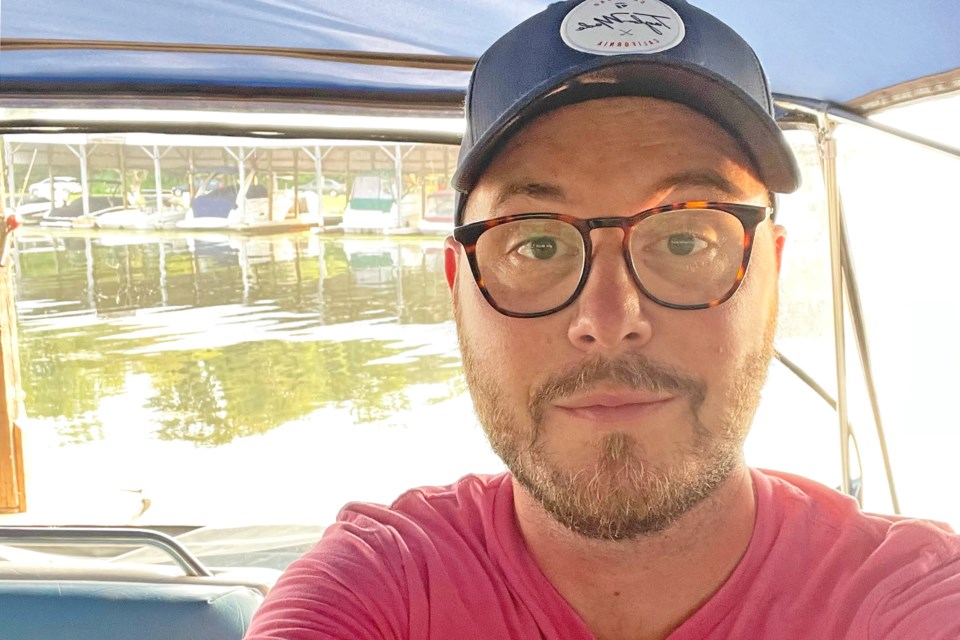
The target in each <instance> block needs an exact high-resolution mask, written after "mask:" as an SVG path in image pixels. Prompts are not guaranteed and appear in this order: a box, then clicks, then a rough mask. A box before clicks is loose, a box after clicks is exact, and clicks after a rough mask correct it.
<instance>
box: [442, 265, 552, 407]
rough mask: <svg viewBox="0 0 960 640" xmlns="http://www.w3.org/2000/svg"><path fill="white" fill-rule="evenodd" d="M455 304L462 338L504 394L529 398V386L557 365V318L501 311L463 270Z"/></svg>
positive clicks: (484, 370)
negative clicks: (526, 316) (514, 315)
mask: <svg viewBox="0 0 960 640" xmlns="http://www.w3.org/2000/svg"><path fill="white" fill-rule="evenodd" d="M454 304H455V306H456V307H457V316H458V323H459V331H460V334H461V338H462V340H463V341H465V342H466V343H467V344H466V345H465V348H467V349H469V351H470V353H471V356H472V358H473V359H474V360H475V361H476V362H477V363H478V364H479V365H480V366H482V368H483V372H484V374H485V375H488V376H490V377H491V378H492V379H493V380H494V381H496V382H497V383H498V385H499V386H500V388H501V391H502V392H503V393H504V394H507V395H510V396H516V397H518V398H519V397H522V398H523V399H524V401H526V398H528V397H529V392H530V387H531V386H532V385H533V384H536V383H537V381H538V380H540V379H541V378H542V377H543V375H544V374H545V373H548V372H550V371H551V370H552V368H555V366H554V363H552V361H551V360H550V355H551V354H554V353H556V352H557V351H558V349H557V348H556V344H555V341H556V337H555V334H556V331H557V328H556V327H555V326H554V325H553V323H552V322H551V320H554V319H553V318H551V317H547V318H531V319H523V318H510V317H507V316H505V315H502V314H500V313H498V312H497V311H496V310H494V309H493V308H492V307H491V306H490V305H489V304H488V303H487V301H486V300H485V299H484V298H483V294H481V293H480V290H479V289H478V288H477V286H476V283H475V282H474V281H473V279H472V278H464V277H463V274H461V277H460V278H459V281H458V287H457V294H456V300H455V303H454Z"/></svg>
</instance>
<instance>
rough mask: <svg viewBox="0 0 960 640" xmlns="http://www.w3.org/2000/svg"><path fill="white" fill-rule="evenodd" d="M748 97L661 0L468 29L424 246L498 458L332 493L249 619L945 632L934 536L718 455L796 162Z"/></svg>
mask: <svg viewBox="0 0 960 640" xmlns="http://www.w3.org/2000/svg"><path fill="white" fill-rule="evenodd" d="M621 5H622V6H621ZM613 24H616V25H617V26H618V27H625V28H624V29H622V30H621V29H619V28H618V29H611V28H609V27H610V26H611V25H613ZM621 33H622V34H624V35H620V34H621ZM772 112H773V108H772V103H771V99H770V95H769V90H768V88H767V85H766V80H765V78H764V76H763V72H762V71H761V70H760V68H759V65H758V63H757V61H756V58H755V56H754V54H753V52H752V50H751V49H750V48H749V47H748V46H747V45H746V43H744V42H743V41H742V40H741V39H740V38H739V37H738V36H737V35H736V34H734V33H733V32H732V31H731V30H730V29H729V28H727V27H726V26H725V25H723V24H721V23H720V22H718V21H717V20H716V19H714V18H713V17H711V16H709V15H708V14H706V13H704V12H702V11H700V10H698V9H696V8H694V7H692V6H690V5H688V4H686V3H684V2H683V0H662V1H661V0H620V1H618V2H616V3H614V2H612V1H606V0H588V1H587V2H583V3H580V2H566V3H559V4H556V5H552V6H551V7H549V8H548V9H546V10H545V11H544V12H543V13H541V14H539V15H537V16H535V17H533V18H531V19H530V20H528V21H527V22H525V23H524V24H522V25H520V26H519V27H517V28H516V29H514V30H513V31H512V32H511V33H509V34H507V36H505V37H504V38H503V39H501V40H500V41H499V42H497V43H496V44H494V45H493V47H492V48H491V49H490V50H489V51H488V52H487V53H486V54H485V55H484V56H483V57H482V58H481V59H480V61H479V62H478V64H477V67H476V70H475V71H474V75H473V78H472V80H471V86H470V89H469V92H468V97H467V116H468V129H467V132H466V136H465V139H464V143H463V147H462V149H461V155H460V162H459V166H458V171H457V175H456V176H455V184H456V186H457V188H458V190H459V191H460V202H459V214H458V215H459V219H458V225H459V226H458V227H457V229H456V231H455V232H454V238H452V239H448V241H447V243H446V270H447V279H448V281H449V283H450V287H451V291H452V294H453V304H454V310H455V315H456V319H457V327H458V331H459V336H460V346H461V351H462V354H463V361H464V368H465V371H466V375H467V380H468V382H469V386H470V391H471V394H472V396H473V399H474V403H475V406H476V410H477V414H478V416H479V418H480V422H481V424H482V425H483V427H484V429H485V431H486V433H487V435H488V437H489V439H490V442H491V444H492V446H493V448H494V449H495V451H496V452H497V453H498V454H499V455H500V456H501V457H502V458H503V460H504V461H505V463H506V465H507V467H508V468H509V469H510V473H509V474H504V475H501V476H495V477H477V476H468V477H466V478H464V479H462V480H461V481H459V482H458V483H456V484H454V485H452V486H450V487H433V488H422V489H418V490H414V491H411V492H408V493H406V494H404V495H403V496H401V497H400V498H399V499H398V500H397V501H396V502H395V503H394V504H393V505H391V506H390V507H382V506H377V505H368V504H353V505H349V506H348V507H346V508H345V509H344V511H343V512H342V513H341V515H340V518H339V521H338V523H337V524H335V525H333V526H332V527H330V528H329V529H328V530H327V532H326V534H325V536H324V539H323V540H322V541H321V542H320V543H319V545H318V546H317V548H316V549H315V550H313V551H311V552H310V553H308V554H307V555H306V556H305V557H304V558H302V559H301V560H299V561H298V562H296V563H294V564H293V565H291V567H290V568H289V569H288V571H287V573H286V575H285V576H284V577H283V578H282V579H281V580H280V582H279V583H278V585H277V586H276V587H275V589H274V590H273V591H272V592H271V594H270V595H269V597H268V599H267V602H266V603H265V604H264V606H263V608H262V609H261V611H260V612H259V613H258V616H257V618H256V619H255V620H254V623H253V627H252V629H251V632H250V636H248V637H251V638H257V639H262V638H284V639H293V638H296V639H307V638H437V639H439V638H455V639H468V638H573V639H588V638H600V639H604V640H608V639H609V640H613V639H620V638H623V639H631V640H636V639H646V638H668V637H669V638H671V640H679V639H694V638H696V639H702V638H711V639H719V638H777V639H784V638H818V639H819V638H924V639H927V638H960V539H958V537H957V536H955V535H952V534H951V533H950V532H948V531H946V530H944V529H942V528H939V527H937V526H934V525H933V524H930V523H925V522H920V521H907V520H905V521H895V520H894V519H891V518H881V517H875V516H868V515H865V514H862V513H861V512H860V511H859V510H858V508H857V505H856V502H855V501H853V500H852V499H849V498H847V497H845V496H842V495H841V494H839V493H837V492H835V491H833V490H832V489H828V488H826V487H822V486H820V485H817V484H815V483H813V482H811V481H808V480H805V479H802V478H798V477H794V476H789V475H786V474H775V473H769V472H760V471H756V470H751V469H748V468H747V467H746V465H745V463H744V460H743V454H742V444H743V440H744V438H745V436H746V433H747V430H748V427H749V424H750V421H751V420H752V417H753V413H754V410H755V409H756V406H757V403H758V400H759V392H760V388H761V386H762V384H763V381H764V378H765V375H766V369H767V366H768V364H769V360H770V356H771V352H772V340H773V335H774V326H775V319H776V315H777V277H778V272H779V268H780V260H781V254H782V250H783V246H784V239H785V235H784V230H783V229H782V228H781V227H779V226H777V225H776V224H774V222H773V221H772V218H771V216H772V214H773V208H772V207H773V204H774V203H773V200H772V198H773V196H772V193H773V192H788V191H791V190H793V189H795V188H796V187H797V185H798V181H799V176H798V171H797V168H796V165H795V161H794V159H793V157H792V155H791V152H790V150H789V148H788V146H787V145H786V143H785V141H784V139H783V137H782V135H781V133H780V131H779V129H778V128H777V127H776V125H775V123H774V120H773V117H772Z"/></svg>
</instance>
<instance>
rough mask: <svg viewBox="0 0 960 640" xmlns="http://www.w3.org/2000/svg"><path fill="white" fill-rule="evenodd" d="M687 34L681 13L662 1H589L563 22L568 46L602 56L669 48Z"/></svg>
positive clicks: (568, 15) (562, 25)
mask: <svg viewBox="0 0 960 640" xmlns="http://www.w3.org/2000/svg"><path fill="white" fill-rule="evenodd" d="M683 35H684V28H683V21H682V20H680V16H679V15H677V12H676V11H674V10H673V9H672V8H671V7H669V6H667V5H666V4H664V3H663V2H660V0H587V1H586V2H583V3H581V4H578V5H577V6H576V7H574V9H573V10H572V11H571V12H570V13H568V14H567V16H566V17H565V18H564V19H563V23H562V24H561V25H560V37H561V38H563V41H564V42H565V43H566V45H567V46H568V47H570V48H571V49H576V50H577V51H583V52H586V53H595V54H598V55H602V56H615V55H618V54H622V53H657V52H658V51H666V50H667V49H672V48H673V47H675V46H677V45H678V44H680V42H681V41H682V40H683Z"/></svg>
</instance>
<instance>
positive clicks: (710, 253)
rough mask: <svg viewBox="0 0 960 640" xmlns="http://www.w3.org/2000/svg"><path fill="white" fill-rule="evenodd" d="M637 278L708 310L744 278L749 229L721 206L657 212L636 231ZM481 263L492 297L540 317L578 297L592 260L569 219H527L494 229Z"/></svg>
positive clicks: (654, 292)
mask: <svg viewBox="0 0 960 640" xmlns="http://www.w3.org/2000/svg"><path fill="white" fill-rule="evenodd" d="M628 247H629V254H630V259H631V261H632V263H633V264H632V268H633V270H634V273H635V277H636V278H637V279H638V280H639V281H640V283H641V286H642V287H643V288H644V289H645V291H646V292H647V293H648V294H649V295H651V296H653V297H654V298H657V299H659V300H660V301H662V302H666V303H668V304H674V305H690V306H694V305H702V304H707V303H709V302H712V301H714V300H717V299H719V298H721V297H723V296H724V295H725V294H726V293H727V292H729V291H730V289H731V288H732V287H733V286H734V284H735V283H736V281H737V279H738V274H739V271H740V267H741V264H742V262H743V251H744V229H743V225H742V224H741V222H740V221H739V220H738V219H737V218H736V217H735V216H733V215H731V214H729V213H726V212H723V211H717V210H714V209H685V210H678V211H669V212H663V213H658V214H654V215H652V216H649V217H648V218H644V219H643V220H641V221H640V222H639V223H638V224H637V225H636V226H635V227H634V229H633V232H632V233H630V237H629V239H628ZM476 259H477V264H478V268H479V271H480V276H481V278H482V280H483V284H484V286H485V287H486V289H487V292H488V293H489V295H490V297H491V298H492V299H493V300H494V302H495V303H496V304H497V306H499V307H500V308H502V309H504V310H506V311H510V312H514V313H540V312H543V311H547V310H550V309H553V308H556V307H559V306H561V305H563V304H564V303H565V302H567V301H568V300H569V299H570V297H571V296H573V294H574V293H575V292H576V290H577V287H578V285H579V284H580V280H581V276H582V275H583V270H584V266H585V264H586V262H587V257H586V251H585V247H584V239H583V236H582V235H581V233H580V231H579V229H577V228H576V227H575V226H573V225H572V224H570V223H567V222H564V221H562V220H550V219H527V220H515V221H511V222H506V223H503V224H500V225H497V226H495V227H492V228H490V229H488V230H486V231H485V232H484V233H483V234H482V235H481V236H480V238H479V240H478V241H477V248H476Z"/></svg>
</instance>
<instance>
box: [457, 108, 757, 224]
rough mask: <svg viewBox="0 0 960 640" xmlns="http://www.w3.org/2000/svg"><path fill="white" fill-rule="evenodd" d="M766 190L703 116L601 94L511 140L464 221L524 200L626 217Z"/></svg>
mask: <svg viewBox="0 0 960 640" xmlns="http://www.w3.org/2000/svg"><path fill="white" fill-rule="evenodd" d="M765 194H766V190H765V188H764V187H763V185H762V184H761V183H760V181H759V180H758V179H757V178H756V172H755V171H754V169H753V166H752V163H751V162H750V160H749V158H748V157H747V155H746V153H745V152H744V150H743V149H742V147H741V145H740V144H739V143H738V142H737V141H736V140H735V139H734V138H733V137H732V136H731V135H730V134H729V133H727V132H726V131H725V130H724V129H723V128H722V127H720V126H719V125H718V124H716V123H715V122H713V121H712V120H710V119H709V118H707V117H706V116H703V115H701V114H699V113H697V112H696V111H693V110H692V109H689V108H688V107H685V106H683V105H679V104H676V103H673V102H668V101H665V100H659V99H655V98H637V97H620V98H604V99H599V100H590V101H587V102H583V103H578V104H574V105H569V106H566V107H562V108H560V109H557V110H555V111H551V112H549V113H546V114H544V115H541V116H540V117H538V118H536V119H535V120H533V121H531V122H530V123H529V124H528V125H527V126H526V127H525V128H524V129H522V130H521V131H520V132H519V133H518V134H517V135H515V136H514V137H513V138H511V139H510V140H509V141H508V142H507V144H506V145H505V146H504V148H503V149H502V150H500V152H499V153H498V154H497V155H496V156H495V157H494V159H493V160H492V161H491V163H490V164H489V166H488V167H487V168H486V170H485V172H484V173H483V174H482V175H481V176H480V179H479V180H478V182H477V185H476V187H475V188H474V189H473V191H472V192H471V195H470V199H469V200H468V202H467V210H466V216H465V217H466V219H468V220H471V219H472V220H477V219H483V218H488V217H495V216H497V215H505V214H507V213H513V212H516V211H509V210H501V208H502V207H506V208H507V209H509V206H510V204H511V203H513V202H514V201H517V200H519V201H520V202H519V203H516V204H517V206H518V207H519V206H521V205H522V204H524V203H527V204H528V205H529V206H534V205H535V204H536V203H538V202H540V201H553V202H556V203H558V204H564V203H568V204H570V205H582V204H585V203H587V202H589V203H590V205H591V209H592V210H593V211H594V212H595V213H594V214H593V215H618V214H620V213H623V214H624V215H626V214H628V213H632V212H635V211H637V210H639V209H637V208H636V207H643V208H645V207H646V206H655V205H656V204H660V203H662V202H664V201H667V200H669V201H677V200H678V199H687V200H694V199H733V200H737V201H749V200H752V199H753V198H754V196H758V195H762V196H764V197H765ZM621 207H622V208H624V211H620V209H621ZM601 209H602V210H603V213H600V210H601ZM615 210H616V211H615ZM624 212H625V213H624Z"/></svg>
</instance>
